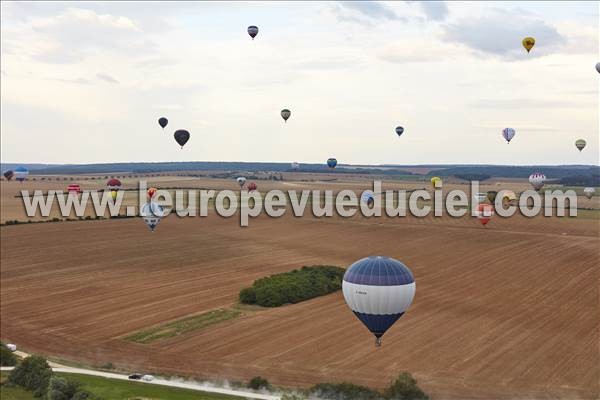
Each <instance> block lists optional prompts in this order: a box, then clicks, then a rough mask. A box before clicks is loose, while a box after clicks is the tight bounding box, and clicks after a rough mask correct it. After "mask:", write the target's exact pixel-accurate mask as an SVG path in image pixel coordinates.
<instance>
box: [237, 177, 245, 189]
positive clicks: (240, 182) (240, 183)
mask: <svg viewBox="0 0 600 400" xmlns="http://www.w3.org/2000/svg"><path fill="white" fill-rule="evenodd" d="M236 181H237V183H238V185H240V189H241V188H243V187H244V185H245V184H246V178H244V177H243V176H240V177H238V178H237V179H236Z"/></svg>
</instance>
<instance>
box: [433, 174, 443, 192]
mask: <svg viewBox="0 0 600 400" xmlns="http://www.w3.org/2000/svg"><path fill="white" fill-rule="evenodd" d="M437 182H439V183H440V185H441V184H442V178H440V177H439V176H434V177H433V178H431V187H433V188H434V189H435V184H436V183H437Z"/></svg>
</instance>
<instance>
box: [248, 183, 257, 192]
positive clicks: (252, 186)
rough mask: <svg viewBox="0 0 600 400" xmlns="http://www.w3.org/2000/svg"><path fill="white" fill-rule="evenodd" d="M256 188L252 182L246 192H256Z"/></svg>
mask: <svg viewBox="0 0 600 400" xmlns="http://www.w3.org/2000/svg"><path fill="white" fill-rule="evenodd" d="M256 188H257V186H256V183H254V182H250V183H249V184H248V191H249V192H251V191H253V190H256Z"/></svg>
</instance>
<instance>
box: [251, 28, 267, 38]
mask: <svg viewBox="0 0 600 400" xmlns="http://www.w3.org/2000/svg"><path fill="white" fill-rule="evenodd" d="M248 35H250V37H251V38H252V40H254V38H255V37H256V35H258V26H254V25H250V26H249V27H248ZM267 36H268V35H267Z"/></svg>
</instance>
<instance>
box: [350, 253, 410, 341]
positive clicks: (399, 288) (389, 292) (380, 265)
mask: <svg viewBox="0 0 600 400" xmlns="http://www.w3.org/2000/svg"><path fill="white" fill-rule="evenodd" d="M342 292H343V293H344V299H345V300H346V303H347V304H348V307H350V309H351V310H352V312H354V315H356V317H358V319H359V320H360V321H361V322H362V323H363V324H364V325H365V326H366V327H367V329H368V330H369V331H370V332H371V333H372V334H373V335H375V345H376V346H381V337H382V336H383V334H384V333H385V332H386V331H387V330H388V329H389V328H390V327H391V326H392V325H393V324H394V323H395V322H396V321H397V320H398V319H399V318H400V317H401V316H402V315H404V313H405V312H406V310H407V309H408V307H409V306H410V304H411V303H412V300H413V298H414V296H415V280H414V278H413V275H412V272H411V271H410V269H408V267H407V266H406V265H404V264H402V263H401V262H400V261H398V260H394V259H393V258H388V257H382V256H373V257H367V258H363V259H361V260H358V261H356V262H355V263H354V264H352V265H351V266H350V268H348V269H347V270H346V273H345V274H344V279H343V281H342Z"/></svg>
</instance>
